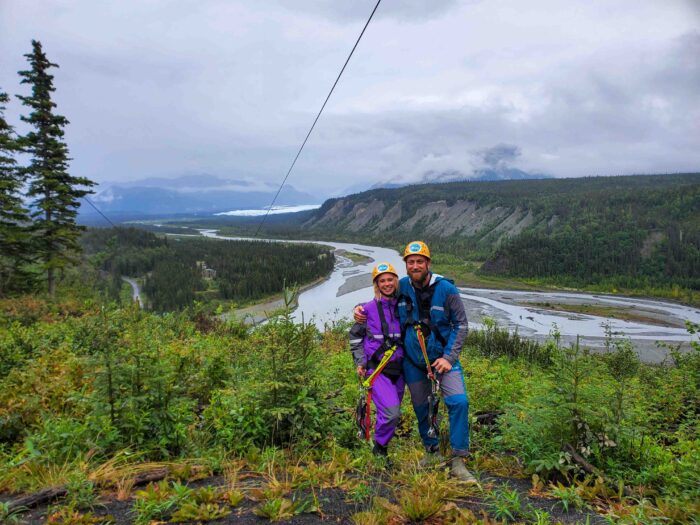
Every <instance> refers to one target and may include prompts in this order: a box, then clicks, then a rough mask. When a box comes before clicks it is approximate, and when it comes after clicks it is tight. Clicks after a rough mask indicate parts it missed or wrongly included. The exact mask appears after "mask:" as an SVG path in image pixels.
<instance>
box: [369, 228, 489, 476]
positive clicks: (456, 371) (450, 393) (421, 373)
mask: <svg viewBox="0 0 700 525" xmlns="http://www.w3.org/2000/svg"><path fill="white" fill-rule="evenodd" d="M403 259H404V262H405V263H406V273H407V274H408V276H407V277H403V278H402V279H401V280H400V281H399V291H400V294H401V298H400V299H399V319H400V322H401V326H402V331H403V332H404V357H405V358H404V361H403V371H404V378H405V380H406V383H407V384H408V389H409V392H410V393H411V402H412V404H413V409H414V411H415V413H416V417H417V419H418V430H419V432H420V436H421V439H422V441H423V445H424V446H425V450H426V458H425V460H424V463H425V464H427V463H431V462H438V461H440V460H442V459H443V458H442V457H441V456H440V455H439V451H438V448H439V447H438V437H437V436H436V435H435V433H434V432H432V431H431V430H432V429H431V421H430V418H429V415H430V414H429V413H430V411H431V406H430V402H429V399H430V397H431V387H432V383H431V378H430V376H431V375H433V374H434V376H433V377H435V378H436V379H438V380H439V382H440V383H439V384H440V391H441V393H442V396H443V399H444V401H445V405H446V406H447V412H448V414H449V422H450V445H451V446H452V458H451V459H450V471H451V473H452V475H453V476H454V477H456V478H458V479H460V480H462V481H466V482H470V483H474V482H476V480H475V479H474V476H472V474H471V473H470V472H469V470H468V469H467V467H466V465H465V464H464V458H465V457H466V456H468V455H469V399H468V397H467V390H466V386H465V384H464V374H463V372H462V366H461V364H460V362H459V354H460V352H461V351H462V346H463V345H464V341H465V338H466V336H467V329H468V325H467V315H466V313H465V311H464V305H463V304H462V300H461V298H460V296H459V291H458V290H457V288H456V287H455V286H454V284H452V282H451V281H449V280H448V279H445V278H444V277H443V276H441V275H438V274H434V273H432V272H431V271H430V264H431V258H430V250H429V249H428V246H427V245H426V244H425V243H423V242H421V241H414V242H410V243H408V245H407V246H406V249H405V250H404V255H403ZM364 319H365V316H364V314H363V309H362V307H360V306H358V307H356V309H355V320H356V321H358V322H363V321H364ZM421 334H422V338H421V337H420V336H421ZM420 339H423V341H424V343H425V344H424V347H425V352H424V351H423V348H422V347H421V340H420ZM426 361H428V362H429V363H430V370H428V367H427V365H426Z"/></svg>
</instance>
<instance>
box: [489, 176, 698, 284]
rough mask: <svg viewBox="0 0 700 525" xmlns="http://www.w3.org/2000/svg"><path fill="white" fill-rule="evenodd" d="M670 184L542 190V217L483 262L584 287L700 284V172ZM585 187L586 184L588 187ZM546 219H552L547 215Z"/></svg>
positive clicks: (535, 209) (521, 274) (539, 213)
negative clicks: (686, 181) (555, 191)
mask: <svg viewBox="0 0 700 525" xmlns="http://www.w3.org/2000/svg"><path fill="white" fill-rule="evenodd" d="M696 180H697V183H696V184H692V185H682V186H671V187H663V186H659V187H649V188H646V189H640V188H637V187H635V186H627V187H624V186H618V187H610V188H605V187H598V188H596V187H594V188H588V189H586V188H585V187H582V188H581V190H582V191H580V192H578V193H575V194H571V193H567V194H558V195H544V196H542V197H541V198H540V199H539V201H538V202H537V206H533V208H532V210H533V212H534V213H535V214H536V217H538V218H541V220H539V221H536V222H535V225H534V226H533V227H532V228H530V229H527V230H525V231H524V232H523V233H521V234H520V235H518V236H515V237H513V238H511V239H508V240H507V241H506V242H504V243H503V244H502V245H501V246H500V247H498V248H497V249H496V250H494V252H493V254H492V255H491V257H490V258H489V260H488V261H487V263H486V264H485V265H484V267H483V268H482V271H484V272H490V273H496V274H501V275H509V276H515V277H535V278H537V277H545V278H555V279H556V278H559V279H560V280H562V282H565V283H570V284H575V285H578V286H585V285H586V284H590V283H603V282H607V283H609V284H613V285H615V286H618V287H623V288H635V287H661V286H681V287H685V288H690V289H695V290H698V289H700V178H697V179H696ZM584 190H586V191H584ZM545 219H546V220H545Z"/></svg>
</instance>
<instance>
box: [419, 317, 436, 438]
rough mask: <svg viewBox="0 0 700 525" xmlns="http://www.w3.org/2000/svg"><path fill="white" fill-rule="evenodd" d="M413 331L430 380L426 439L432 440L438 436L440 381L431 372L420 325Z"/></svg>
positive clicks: (431, 368)
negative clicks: (428, 425)
mask: <svg viewBox="0 0 700 525" xmlns="http://www.w3.org/2000/svg"><path fill="white" fill-rule="evenodd" d="M413 329H414V330H415V332H416V337H417V338H418V344H419V345H420V349H421V352H422V353H423V359H424V360H425V368H426V370H427V371H428V379H430V395H428V422H429V423H430V427H429V428H428V437H430V438H434V437H438V436H439V435H440V420H439V417H438V414H439V408H440V379H438V377H437V376H436V375H435V373H434V372H433V367H432V366H430V359H428V351H427V350H426V348H425V337H424V336H423V330H422V329H421V326H420V324H418V323H416V325H415V326H414V327H413Z"/></svg>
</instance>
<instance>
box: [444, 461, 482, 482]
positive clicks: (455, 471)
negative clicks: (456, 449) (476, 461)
mask: <svg viewBox="0 0 700 525" xmlns="http://www.w3.org/2000/svg"><path fill="white" fill-rule="evenodd" d="M450 475H451V476H452V477H453V478H457V479H458V480H460V481H463V482H465V483H478V481H477V480H476V478H475V477H474V476H473V475H472V473H471V472H469V469H468V468H467V466H466V465H465V464H464V458H463V457H462V456H454V457H453V458H452V459H451V460H450Z"/></svg>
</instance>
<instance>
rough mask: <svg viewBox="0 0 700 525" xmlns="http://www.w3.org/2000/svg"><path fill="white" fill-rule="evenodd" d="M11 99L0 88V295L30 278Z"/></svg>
mask: <svg viewBox="0 0 700 525" xmlns="http://www.w3.org/2000/svg"><path fill="white" fill-rule="evenodd" d="M9 101H10V98H9V97H8V96H7V93H4V92H2V91H0V297H1V296H3V295H6V294H7V293H8V292H10V291H12V290H17V289H21V288H23V287H24V286H25V285H27V284H28V280H29V274H28V273H27V272H26V271H24V267H25V265H26V263H27V262H28V261H29V257H30V254H29V233H28V226H29V224H30V220H29V215H28V212H27V210H26V209H25V208H24V206H23V205H22V198H21V196H20V191H21V189H22V183H23V177H22V174H21V172H20V170H19V169H18V167H17V162H16V160H15V154H16V153H17V152H18V151H19V149H20V147H19V143H18V140H17V137H16V135H15V132H14V130H13V128H12V126H10V125H9V124H8V123H7V121H6V120H5V104H7V103H8V102H9Z"/></svg>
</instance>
